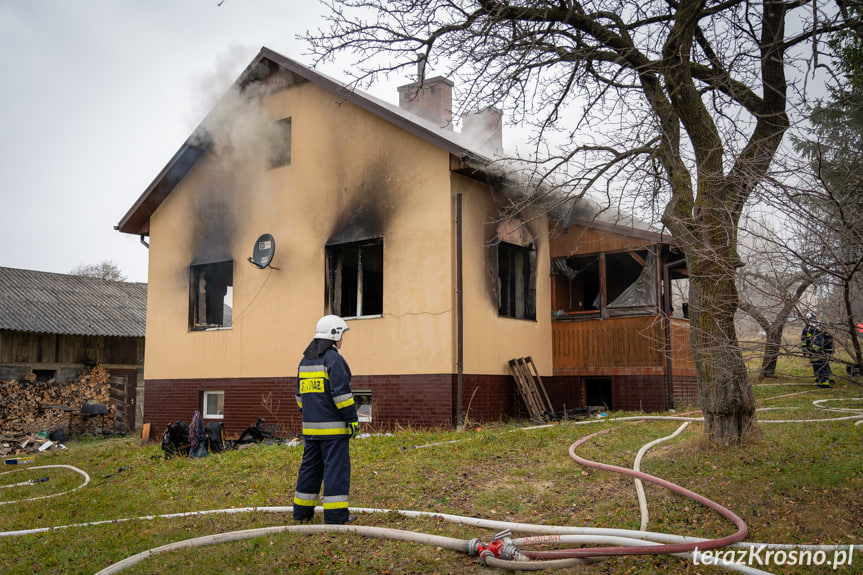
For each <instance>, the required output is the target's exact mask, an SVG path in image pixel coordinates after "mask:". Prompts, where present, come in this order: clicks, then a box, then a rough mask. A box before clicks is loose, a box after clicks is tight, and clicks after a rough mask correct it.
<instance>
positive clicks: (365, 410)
mask: <svg viewBox="0 0 863 575" xmlns="http://www.w3.org/2000/svg"><path fill="white" fill-rule="evenodd" d="M354 403H356V405H357V416H359V420H360V422H362V423H371V421H372V392H371V391H368V390H362V391H354Z"/></svg>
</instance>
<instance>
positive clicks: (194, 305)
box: [189, 261, 234, 331]
mask: <svg viewBox="0 0 863 575" xmlns="http://www.w3.org/2000/svg"><path fill="white" fill-rule="evenodd" d="M190 269H191V285H190V288H191V289H190V292H191V293H190V294H189V297H190V302H189V324H190V329H192V331H200V330H206V329H216V328H227V327H231V308H232V307H233V303H234V302H233V298H234V262H232V261H227V262H215V263H211V264H199V265H193V266H192V267H191V268H190Z"/></svg>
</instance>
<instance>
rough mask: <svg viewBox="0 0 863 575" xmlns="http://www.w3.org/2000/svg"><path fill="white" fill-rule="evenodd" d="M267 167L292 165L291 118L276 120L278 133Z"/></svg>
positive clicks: (271, 148) (272, 143)
mask: <svg viewBox="0 0 863 575" xmlns="http://www.w3.org/2000/svg"><path fill="white" fill-rule="evenodd" d="M269 152H270V157H269V158H267V167H268V168H270V169H272V168H281V167H282V166H290V165H291V119H290V118H283V119H281V120H279V121H278V122H276V133H275V136H274V138H273V141H272V142H271V146H270V149H269Z"/></svg>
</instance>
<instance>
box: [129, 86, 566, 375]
mask: <svg viewBox="0 0 863 575" xmlns="http://www.w3.org/2000/svg"><path fill="white" fill-rule="evenodd" d="M264 103H265V109H266V114H267V115H268V116H269V117H268V118H267V123H271V121H272V120H278V119H280V118H284V117H291V118H292V158H291V165H290V166H286V167H282V168H276V169H272V170H267V169H265V166H264V162H263V159H262V156H263V154H262V152H261V151H260V150H257V149H256V148H255V145H254V144H251V143H249V142H254V137H253V135H252V136H251V137H247V135H244V134H240V133H238V130H240V129H248V128H249V127H250V126H253V125H254V124H255V121H257V120H255V118H249V119H248V120H247V121H244V122H243V123H242V124H241V125H238V126H235V127H234V128H232V129H233V130H234V132H231V133H232V138H233V140H232V141H233V142H234V145H233V146H232V147H222V146H214V148H213V149H211V151H210V152H208V153H207V155H206V156H205V157H204V158H202V159H201V161H199V162H198V164H197V165H196V166H195V168H194V169H193V170H192V171H191V172H190V173H189V174H188V175H187V177H186V178H185V179H184V180H183V181H182V182H181V183H180V184H179V185H178V186H177V187H176V188H175V189H174V190H173V191H172V193H171V194H170V195H169V196H168V198H167V199H166V200H165V201H164V202H163V203H162V205H161V206H160V207H159V208H158V209H157V210H156V211H155V212H154V214H153V215H152V217H151V221H150V268H149V286H148V298H149V299H148V318H147V356H146V360H145V377H146V378H147V379H179V378H192V379H197V378H236V377H279V376H292V375H294V374H295V370H296V365H297V362H298V361H299V358H300V354H301V353H302V350H303V349H304V348H305V346H306V344H307V343H308V342H309V340H310V339H311V337H312V335H313V333H314V326H315V323H316V321H317V319H318V318H319V317H320V316H321V315H322V314H323V313H324V312H325V300H324V285H325V261H324V256H325V249H324V246H325V243H326V242H327V239H328V238H330V237H331V236H332V235H333V234H334V233H336V232H338V231H339V230H340V229H343V228H344V227H346V226H347V225H348V224H349V223H354V224H356V223H360V224H364V225H366V226H367V227H370V228H374V229H377V230H379V231H380V233H382V235H383V238H384V296H383V298H384V301H383V306H384V316H383V317H381V318H368V319H366V318H363V319H356V320H349V322H348V323H349V326H350V331H349V332H348V334H347V335H346V336H345V344H344V347H343V349H342V351H343V353H344V355H345V357H346V358H347V359H348V361H349V363H350V365H351V368H352V370H353V372H354V373H355V374H357V375H375V374H422V373H453V372H455V364H456V342H455V326H456V318H455V305H456V296H455V280H454V274H455V269H456V266H455V257H456V250H455V227H454V220H455V208H454V205H455V200H454V198H455V194H456V193H458V192H462V193H463V197H464V206H465V228H464V229H465V232H464V245H465V249H464V254H465V300H464V301H465V322H464V325H465V336H466V337H465V368H464V370H465V373H483V374H500V373H508V371H507V369H508V368H507V364H506V361H507V360H509V359H511V358H513V357H521V356H524V355H532V356H533V357H534V360H535V361H536V362H537V365H538V366H539V367H540V370H541V371H542V372H543V373H544V374H545V373H548V374H550V373H551V329H550V307H549V297H548V294H549V293H550V292H549V285H548V279H549V278H548V270H547V268H548V265H547V261H548V247H547V241H545V238H540V241H539V254H538V255H539V257H538V258H537V259H538V262H540V263H539V267H540V269H539V273H538V274H537V294H539V295H538V302H537V317H538V318H539V320H538V321H522V320H512V319H505V318H499V317H497V310H496V306H495V303H494V302H493V301H492V299H491V297H490V295H489V292H488V289H487V282H488V278H487V277H486V276H487V275H488V266H487V255H486V251H487V246H486V245H485V241H484V236H483V234H484V231H483V230H484V226H486V225H487V221H488V214H487V210H488V201H489V193H488V187H487V186H484V185H480V184H478V183H476V182H473V181H472V180H469V179H467V178H463V177H461V176H451V173H450V171H449V155H448V153H447V152H446V151H444V150H441V149H440V148H438V147H436V146H434V145H432V144H429V143H428V142H426V141H424V140H422V139H420V138H418V137H416V136H413V135H411V134H409V133H407V132H405V131H403V130H401V129H399V128H397V127H395V126H393V125H391V124H389V123H387V122H385V121H383V120H382V119H380V118H378V117H377V116H374V115H373V114H370V113H368V112H366V111H364V110H362V109H360V108H358V107H357V106H355V105H353V104H351V103H349V102H346V101H344V100H341V99H339V98H338V97H337V96H336V95H334V94H332V93H329V92H327V91H325V90H323V89H321V88H319V87H318V86H316V85H314V84H311V83H304V84H299V85H294V86H292V87H290V88H288V89H286V90H282V91H280V92H277V93H275V94H273V95H270V96H268V97H266V98H265V99H264ZM244 113H245V112H244ZM236 117H241V118H242V117H243V115H242V114H241V113H238V114H234V119H235V120H236ZM250 132H251V130H250ZM244 142H245V143H247V144H248V145H246V146H244V145H241V144H243V143H244ZM238 144H240V145H238ZM263 233H269V234H272V235H273V237H274V239H275V242H276V251H275V257H274V260H273V262H272V266H273V267H271V268H267V269H264V270H260V269H257V268H256V267H255V266H253V265H252V264H251V263H249V262H248V261H247V258H248V257H249V256H251V254H252V249H253V246H254V242H255V240H256V239H257V238H258V237H259V236H260V235H261V234H263ZM226 259H232V260H233V262H234V284H233V285H234V289H233V326H232V328H231V329H223V330H215V331H203V332H192V331H190V330H189V266H190V264H195V263H207V262H213V261H223V260H226ZM542 262H546V263H542ZM275 268H277V269H275Z"/></svg>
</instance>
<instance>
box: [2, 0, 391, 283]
mask: <svg viewBox="0 0 863 575" xmlns="http://www.w3.org/2000/svg"><path fill="white" fill-rule="evenodd" d="M219 2H220V0H77V1H76V0H0V71H2V73H0V213H2V218H0V266H3V267H13V268H24V269H31V270H41V271H49V272H59V273H67V272H69V271H70V270H72V269H73V268H74V267H76V266H78V265H79V264H95V263H99V262H101V261H103V260H111V261H112V262H114V264H116V265H117V266H118V267H119V268H120V270H121V271H122V272H123V273H124V274H125V275H126V277H127V279H128V280H129V281H137V282H146V281H147V249H146V248H145V247H144V246H143V245H141V243H140V241H139V238H138V237H137V236H132V235H128V234H122V233H120V232H118V231H116V230H114V226H115V225H117V224H118V223H119V221H120V219H121V218H122V217H123V216H124V215H125V213H126V212H127V210H128V209H129V208H130V207H131V206H132V204H133V203H134V202H135V200H137V199H138V197H139V196H140V195H141V193H142V192H143V191H144V189H145V188H146V187H147V186H148V185H149V184H150V183H151V182H152V181H153V179H154V178H155V177H156V175H157V174H158V173H159V171H160V170H161V169H162V168H163V167H164V166H165V164H166V163H167V162H168V160H169V159H170V158H171V156H172V155H173V154H174V152H176V151H177V149H178V148H179V147H180V145H181V144H182V143H183V141H185V139H186V137H187V136H188V135H189V134H190V133H191V132H192V130H193V129H194V128H195V127H196V126H197V125H198V123H199V122H200V121H201V120H202V119H203V117H204V115H205V113H206V112H207V111H208V110H209V108H210V105H211V104H212V103H213V102H214V101H215V98H216V97H218V96H219V95H221V94H222V93H224V91H225V90H227V88H228V87H229V85H230V84H231V83H232V82H233V81H234V80H235V79H236V77H237V76H238V75H239V74H240V72H241V71H242V70H243V69H244V68H245V66H246V65H247V64H248V63H249V62H250V61H251V59H252V58H253V57H254V56H255V54H257V52H258V50H260V48H261V47H262V46H266V47H268V48H271V49H273V50H275V51H277V52H279V53H281V54H283V55H285V56H288V57H291V58H294V59H296V60H298V61H299V62H300V63H302V64H306V65H311V63H312V61H311V58H310V57H309V56H305V55H304V52H305V51H306V48H305V45H304V43H303V42H302V41H300V40H297V39H296V36H297V35H298V34H301V33H303V32H305V31H306V30H307V29H310V28H315V27H316V26H317V25H319V24H321V21H320V13H321V9H320V8H319V6H318V3H317V2H316V1H314V0H224V2H223V3H222V5H221V6H220V5H219ZM341 70H342V69H341V68H339V67H338V66H334V67H332V68H329V69H322V70H321V71H323V72H325V73H327V74H330V75H332V76H335V77H337V78H339V79H344V80H346V79H347V77H346V76H345V75H344V74H342V73H341ZM371 92H372V93H374V94H376V95H378V96H380V97H385V95H384V94H380V93H378V92H377V91H376V90H374V89H371ZM396 96H397V94H395V92H394V93H393V94H392V98H386V99H387V100H389V101H391V102H396V101H397V98H396Z"/></svg>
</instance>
